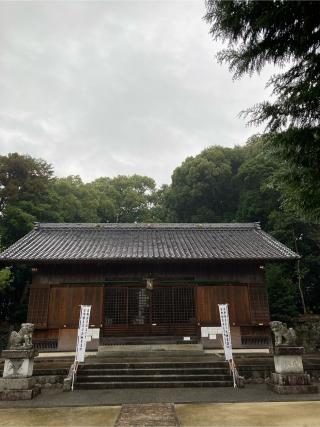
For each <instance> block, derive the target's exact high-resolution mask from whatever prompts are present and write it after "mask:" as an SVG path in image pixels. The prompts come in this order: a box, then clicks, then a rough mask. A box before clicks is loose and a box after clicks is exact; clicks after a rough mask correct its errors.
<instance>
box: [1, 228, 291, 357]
mask: <svg viewBox="0 0 320 427" xmlns="http://www.w3.org/2000/svg"><path fill="white" fill-rule="evenodd" d="M297 257H298V255H297V254H295V253H294V252H292V251H291V250H290V249H289V248H287V247H286V246H284V245H283V244H281V243H280V242H278V241H277V240H275V239H274V238H273V237H271V236H270V235H268V234H267V233H265V232H264V231H262V230H261V228H260V226H259V224H258V223H249V224H236V223H234V224H165V223H163V224H67V223H61V224H51V223H46V224H36V225H35V228H34V229H33V230H32V231H31V232H30V233H28V234H27V235H26V236H24V237H23V238H22V239H20V240H19V241H17V242H16V243H15V244H13V245H12V246H10V247H9V248H8V249H6V250H5V251H4V252H2V254H1V255H0V262H1V264H2V265H7V266H10V265H14V264H27V265H29V266H30V267H31V268H32V283H31V286H30V296H29V306H28V319H27V320H28V322H31V323H34V324H35V333H34V341H35V344H36V346H37V347H38V348H40V349H46V350H74V348H75V342H76V333H77V327H78V322H79V309H80V307H79V306H80V304H88V305H91V306H92V309H91V317H90V330H91V332H92V334H91V341H90V342H89V343H88V347H87V348H89V349H95V348H97V347H98V345H99V344H101V343H105V344H108V343H110V344H114V343H135V342H139V343H145V342H150V340H154V342H156V340H157V339H158V340H159V342H160V340H161V342H176V343H179V342H188V341H189V342H201V343H203V345H204V347H205V348H214V347H221V343H220V341H219V339H218V338H219V335H216V333H215V331H216V328H217V327H219V326H220V320H219V312H218V304H220V303H221V304H224V303H228V304H229V313H230V325H231V334H232V340H233V346H234V347H236V348H241V347H242V348H243V347H245V348H248V347H259V346H262V347H265V346H267V345H268V344H269V339H270V332H269V326H268V322H269V308H268V300H267V292H266V287H265V278H264V266H265V263H266V262H272V261H280V260H290V259H291V260H294V259H296V258H297ZM206 327H212V328H213V329H212V328H211V329H210V331H211V333H210V335H208V333H207V334H206V333H205V331H206V330H208V329H207V328H206ZM217 333H218V332H217Z"/></svg>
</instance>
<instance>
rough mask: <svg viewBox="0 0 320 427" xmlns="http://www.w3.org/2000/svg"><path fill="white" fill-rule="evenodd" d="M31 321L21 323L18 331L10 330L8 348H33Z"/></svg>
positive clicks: (32, 326)
mask: <svg viewBox="0 0 320 427" xmlns="http://www.w3.org/2000/svg"><path fill="white" fill-rule="evenodd" d="M33 330H34V325H33V323H22V324H21V329H20V331H19V332H16V331H12V332H11V334H10V337H9V344H8V350H30V349H32V348H33V344H32V333H33Z"/></svg>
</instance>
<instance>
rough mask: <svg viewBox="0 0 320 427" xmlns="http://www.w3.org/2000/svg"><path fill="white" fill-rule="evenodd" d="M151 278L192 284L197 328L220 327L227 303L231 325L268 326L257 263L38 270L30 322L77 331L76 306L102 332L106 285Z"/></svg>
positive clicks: (66, 267)
mask: <svg viewBox="0 0 320 427" xmlns="http://www.w3.org/2000/svg"><path fill="white" fill-rule="evenodd" d="M149 274H150V275H152V277H155V278H157V281H159V283H161V282H165V281H169V282H170V283H175V281H176V283H181V284H183V283H184V284H185V283H186V282H188V283H189V284H191V283H194V285H195V287H196V307H197V321H198V322H199V323H200V324H201V325H206V324H215V325H218V324H219V315H218V307H217V304H219V303H226V302H228V303H229V304H230V320H231V325H232V324H235V325H237V326H246V325H247V326H250V325H258V324H259V323H264V324H265V323H266V322H268V320H269V309H268V302H267V294H266V289H265V286H264V275H263V270H262V269H261V268H260V265H259V264H258V263H248V262H234V263H231V262H229V263H215V264H214V263H206V262H204V263H192V262H188V263H173V262H171V263H142V262H141V263H136V264H134V263H126V264H120V263H114V264H110V265H107V266H103V265H92V264H91V265H81V264H79V265H67V264H66V265H61V266H57V265H55V266H54V265H51V266H50V265H44V266H38V268H37V271H35V272H34V275H33V282H32V286H31V290H30V299H29V310H28V321H30V322H32V323H34V324H35V326H36V328H37V329H47V328H48V329H61V328H76V327H77V326H78V319H79V305H80V304H91V305H92V315H91V322H90V323H91V324H92V325H95V327H100V325H101V324H102V323H103V318H104V315H103V287H104V282H105V281H106V280H107V281H112V280H115V281H123V282H124V284H125V282H126V281H127V280H128V281H130V280H137V281H139V280H141V281H142V280H143V278H145V277H146V276H147V275H149ZM106 286H108V285H106ZM168 286H170V284H169V283H168Z"/></svg>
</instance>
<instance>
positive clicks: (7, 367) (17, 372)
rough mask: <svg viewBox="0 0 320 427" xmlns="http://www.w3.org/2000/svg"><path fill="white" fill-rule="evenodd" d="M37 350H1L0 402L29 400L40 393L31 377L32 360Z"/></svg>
mask: <svg viewBox="0 0 320 427" xmlns="http://www.w3.org/2000/svg"><path fill="white" fill-rule="evenodd" d="M38 354H39V353H38V350H35V349H21V350H15V349H13V350H3V351H2V356H3V357H4V358H5V362H4V369H3V378H0V400H30V399H33V398H34V397H35V396H37V395H38V394H39V393H40V392H41V388H39V387H36V386H35V384H36V379H35V378H34V377H32V373H33V364H34V358H35V357H36V356H37V355H38Z"/></svg>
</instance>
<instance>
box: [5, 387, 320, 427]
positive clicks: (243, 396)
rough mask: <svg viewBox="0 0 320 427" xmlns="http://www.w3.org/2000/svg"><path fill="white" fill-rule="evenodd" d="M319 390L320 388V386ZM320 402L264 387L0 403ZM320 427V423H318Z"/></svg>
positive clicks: (89, 393)
mask: <svg viewBox="0 0 320 427" xmlns="http://www.w3.org/2000/svg"><path fill="white" fill-rule="evenodd" d="M319 388H320V386H319ZM307 400H318V401H320V393H317V394H304V395H292V396H286V395H278V394H276V393H273V392H272V391H270V390H268V389H267V386H266V385H265V384H246V387H245V388H242V389H238V388H236V389H234V388H232V387H216V388H215V387H213V388H154V389H152V388H151V389H150V388H146V389H122V390H75V391H73V392H71V391H70V392H62V391H61V389H48V390H47V389H44V390H42V392H41V394H40V395H39V396H37V397H36V398H35V399H33V400H25V401H17V402H0V408H4V407H7V408H10V407H14V408H17V407H30V408H41V407H44V408H45V407H61V406H70V407H71V406H99V405H106V406H108V405H122V404H125V403H126V404H130V403H132V404H135V403H140V404H142V403H222V402H223V403H227V402H230V403H231V402H234V403H235V402H272V401H274V402H290V401H307ZM319 427H320V421H319Z"/></svg>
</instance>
